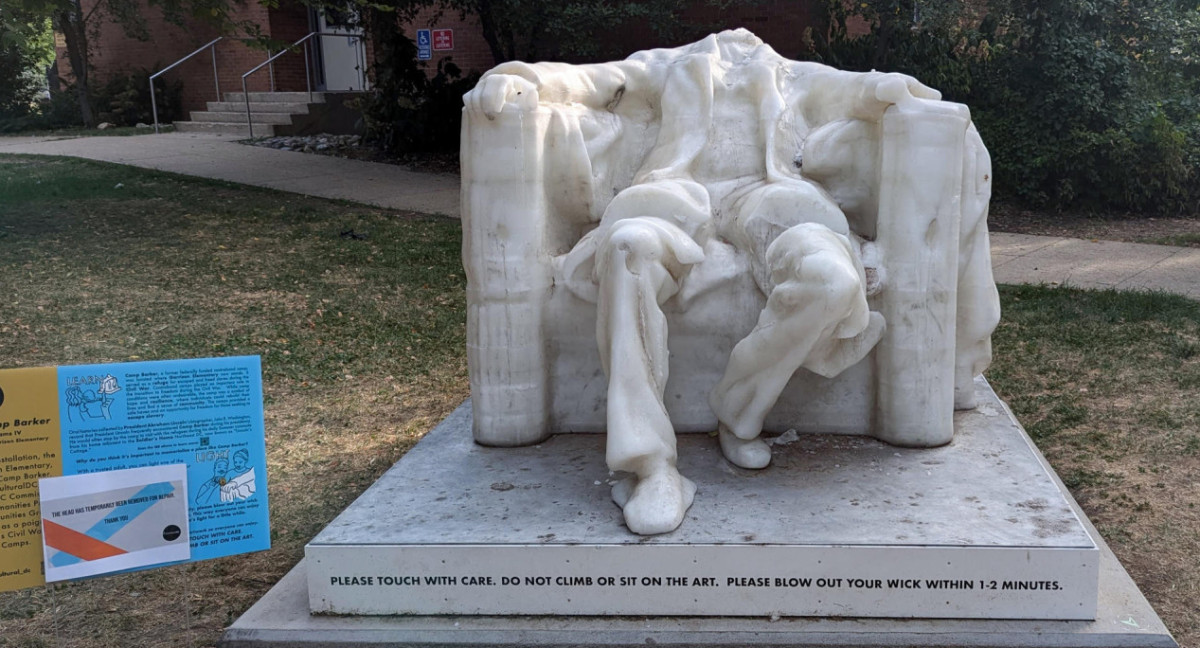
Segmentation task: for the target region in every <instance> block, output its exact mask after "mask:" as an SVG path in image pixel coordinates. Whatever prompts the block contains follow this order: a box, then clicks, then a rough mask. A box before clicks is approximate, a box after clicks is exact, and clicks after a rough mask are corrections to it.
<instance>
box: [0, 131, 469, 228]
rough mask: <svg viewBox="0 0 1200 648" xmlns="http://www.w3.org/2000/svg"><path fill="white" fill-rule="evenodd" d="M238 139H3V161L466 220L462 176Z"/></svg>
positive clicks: (205, 136)
mask: <svg viewBox="0 0 1200 648" xmlns="http://www.w3.org/2000/svg"><path fill="white" fill-rule="evenodd" d="M238 139H240V138H238V137H237V136H221V135H208V134H200V133H164V134H162V135H130V136H126V137H102V136H94V137H76V138H73V139H47V138H32V137H0V153H30V154H35V155H69V156H72V157H80V158H87V159H89V160H102V161H104V162H118V163H120V164H129V165H132V166H137V167H144V168H147V169H157V170H159V171H170V172H172V173H181V174H183V175H190V176H198V177H201V178H212V179H215V180H229V181H230V182H240V183H242V184H249V185H254V186H257V187H269V188H271V189H279V190H281V191H291V192H295V193H301V194H305V195H309V196H319V197H321V198H340V199H343V200H353V201H355V202H361V203H366V204H368V205H375V206H376V207H389V208H392V209H408V210H412V211H420V212H427V213H431V214H445V215H447V216H455V217H457V216H458V215H459V211H458V176H457V175H451V174H445V173H414V172H412V171H409V170H407V169H405V168H403V167H398V166H396V165H393V164H379V163H375V162H360V161H358V160H346V159H342V158H335V157H329V156H326V155H312V154H305V153H298V152H293V151H279V150H276V149H271V148H265V147H262V146H246V145H244V144H238V143H237V140H238Z"/></svg>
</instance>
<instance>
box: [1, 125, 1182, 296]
mask: <svg viewBox="0 0 1200 648" xmlns="http://www.w3.org/2000/svg"><path fill="white" fill-rule="evenodd" d="M236 140H237V138H236V137H222V136H213V135H204V134H197V133H167V134H163V135H141V136H130V137H80V138H74V139H51V138H29V137H0V153H31V154H39V155H69V156H74V157H82V158H88V159H92V160H103V161H106V162H119V163H122V164H130V165H133V166H139V167H146V168H150V169H159V170H162V171H172V172H174V173H181V174H185V175H192V176H199V177H203V178H214V179H219V180H229V181H232V182H240V183H243V184H250V185H256V186H260V187H270V188H272V189H280V190H283V191H292V192H296V193H302V194H306V195H310V196H320V197H323V198H341V199H345V200H353V201H356V202H362V203H366V204H369V205H375V206H379V207H390V208H393V209H407V210H412V211H421V212H428V213H439V214H445V215H448V216H459V215H460V212H459V193H458V187H459V182H458V177H457V176H455V175H449V174H430V173H414V172H412V171H408V170H406V169H403V168H400V167H397V166H394V165H389V164H377V163H372V162H359V161H356V160H344V159H341V158H334V157H327V156H323V155H311V154H304V153H296V152H290V151H278V150H275V149H269V148H262V147H257V146H245V145H242V144H238V143H237V141H236ZM991 238H992V266H993V268H994V270H995V276H996V281H997V282H998V283H1030V284H1050V285H1067V286H1074V287H1079V288H1123V289H1149V290H1164V291H1167V292H1172V293H1177V294H1181V295H1186V296H1188V297H1191V298H1193V299H1200V249H1195V248H1181V247H1169V246H1163V245H1144V244H1140V243H1119V242H1113V241H1084V240H1080V239H1069V238H1056V237H1047V236H1028V235H1023V234H1001V233H993V234H992V237H991Z"/></svg>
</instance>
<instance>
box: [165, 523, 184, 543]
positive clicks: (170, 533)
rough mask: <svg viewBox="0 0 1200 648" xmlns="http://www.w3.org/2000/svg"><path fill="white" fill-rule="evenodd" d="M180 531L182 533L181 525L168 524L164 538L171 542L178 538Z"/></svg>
mask: <svg viewBox="0 0 1200 648" xmlns="http://www.w3.org/2000/svg"><path fill="white" fill-rule="evenodd" d="M180 533H182V531H180V530H179V527H177V526H175V525H174V524H171V525H168V526H167V528H165V529H163V540H166V541H167V542H170V541H172V540H174V539H176V538H178V537H179V534H180Z"/></svg>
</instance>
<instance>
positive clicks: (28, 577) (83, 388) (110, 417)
mask: <svg viewBox="0 0 1200 648" xmlns="http://www.w3.org/2000/svg"><path fill="white" fill-rule="evenodd" d="M0 391H2V392H3V394H4V396H3V399H2V400H0V591H4V590H10V589H19V588H23V587H30V586H34V585H38V584H41V583H43V582H45V579H44V577H45V571H44V569H45V568H44V567H43V564H42V560H43V555H42V537H41V533H42V525H41V519H42V517H41V509H40V506H39V496H38V492H39V491H38V480H39V479H42V478H45V477H57V476H62V475H87V474H100V473H107V472H109V471H115V470H124V469H128V468H149V467H154V468H161V469H162V470H163V472H162V475H163V476H161V477H159V478H157V479H153V480H150V482H148V483H151V482H153V483H161V482H169V481H172V480H171V479H168V477H167V476H166V475H167V470H168V469H166V468H163V467H164V466H168V465H173V464H182V465H184V466H186V469H185V470H186V480H185V485H181V488H184V487H186V491H184V492H183V493H182V494H183V495H186V497H185V498H184V500H185V501H186V502H187V507H188V508H187V510H188V531H189V533H188V534H187V537H188V539H189V545H190V550H191V551H190V553H191V556H190V559H191V560H205V559H208V558H218V557H221V556H230V555H234V554H239V553H246V552H249V551H259V550H263V549H268V548H270V528H269V516H268V509H267V484H266V477H267V466H266V456H265V452H266V447H265V443H264V437H263V412H262V369H261V366H260V362H259V359H258V358H257V357H237V358H210V359H199V360H169V361H161V362H133V363H123V364H102V365H78V366H64V367H57V368H55V367H48V368H40V369H10V370H0ZM51 521H53V519H51ZM182 531H183V530H182V528H181V534H182Z"/></svg>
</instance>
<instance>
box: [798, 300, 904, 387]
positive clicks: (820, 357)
mask: <svg viewBox="0 0 1200 648" xmlns="http://www.w3.org/2000/svg"><path fill="white" fill-rule="evenodd" d="M886 329H887V323H886V322H885V321H884V319H883V315H881V314H879V313H877V312H875V311H872V312H871V314H870V318H869V319H868V320H867V328H865V329H863V331H862V333H859V334H858V335H856V336H854V337H852V338H846V339H844V340H829V341H828V342H826V343H825V344H823V345H821V346H822V347H823V348H817V349H813V352H812V354H811V355H809V357H808V359H807V360H805V361H804V365H803V367H804V368H805V369H808V370H809V371H811V372H813V373H815V374H817V375H819V376H824V377H825V378H833V377H836V376H837V375H838V374H840V373H842V372H843V371H845V370H847V369H849V368H850V367H852V366H854V365H856V364H858V362H859V361H860V360H862V359H863V358H865V357H867V354H868V353H870V352H871V349H873V348H875V345H876V344H878V343H879V338H881V337H883V332H884V331H885V330H886Z"/></svg>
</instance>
